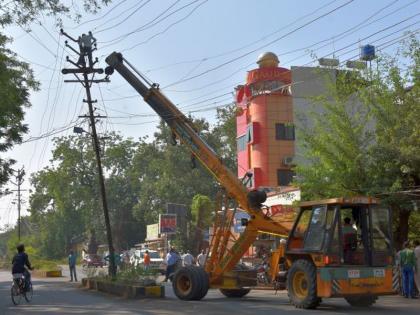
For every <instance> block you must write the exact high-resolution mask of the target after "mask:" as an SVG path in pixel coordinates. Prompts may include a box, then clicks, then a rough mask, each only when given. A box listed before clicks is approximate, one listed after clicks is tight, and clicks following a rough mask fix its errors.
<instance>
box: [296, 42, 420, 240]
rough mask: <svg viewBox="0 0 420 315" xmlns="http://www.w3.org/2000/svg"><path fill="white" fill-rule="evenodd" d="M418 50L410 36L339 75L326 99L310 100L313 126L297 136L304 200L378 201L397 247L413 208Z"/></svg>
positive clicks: (417, 174)
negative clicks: (391, 216) (390, 217)
mask: <svg viewBox="0 0 420 315" xmlns="http://www.w3.org/2000/svg"><path fill="white" fill-rule="evenodd" d="M419 48H420V47H419V42H418V40H417V39H416V38H411V39H410V40H409V41H408V42H406V43H405V44H404V46H403V47H402V50H401V52H400V54H398V55H396V56H394V57H392V58H391V57H388V56H380V57H379V58H378V59H377V60H376V64H375V66H373V67H372V68H368V69H367V70H366V72H364V73H363V72H362V73H361V72H358V71H352V72H350V71H343V72H341V73H338V76H337V80H336V81H334V82H332V84H331V86H330V88H329V93H327V94H326V95H323V96H322V97H317V98H315V99H313V103H314V106H315V107H318V111H313V112H312V113H311V114H310V117H311V119H312V121H313V124H306V125H303V128H302V129H301V132H300V134H299V137H300V138H299V139H300V140H301V141H302V143H303V149H304V157H305V159H306V161H307V162H309V163H302V164H300V165H298V166H297V167H296V173H297V180H296V184H297V185H298V186H300V187H301V189H302V192H303V196H304V198H320V197H321V198H325V197H337V196H343V195H344V196H349V195H371V196H377V197H380V198H381V199H382V201H383V202H384V203H386V204H388V205H390V206H391V207H392V208H393V209H394V210H395V211H396V213H397V215H396V218H397V219H396V226H395V227H396V230H398V233H396V240H397V242H398V244H399V245H401V243H402V242H403V241H404V240H405V239H407V237H408V228H409V224H408V220H409V216H410V213H411V211H412V210H414V209H416V204H417V202H418V201H417V202H416V201H415V200H413V197H412V195H410V194H408V193H405V191H408V190H410V189H414V188H415V187H419V185H420V155H419V154H418V152H420V137H419V136H420V134H419V128H418V122H419V121H420V106H419V87H420V82H419V66H420V49H419ZM401 60H404V62H406V63H407V68H406V69H401V65H400V64H399V62H401ZM319 108H322V109H321V110H319Z"/></svg>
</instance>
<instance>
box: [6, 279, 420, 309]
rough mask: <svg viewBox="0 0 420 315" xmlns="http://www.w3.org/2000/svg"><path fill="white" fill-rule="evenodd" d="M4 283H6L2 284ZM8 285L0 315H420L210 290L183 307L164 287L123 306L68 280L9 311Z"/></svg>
mask: <svg viewBox="0 0 420 315" xmlns="http://www.w3.org/2000/svg"><path fill="white" fill-rule="evenodd" d="M1 280H4V277H3V278H2V279H1ZM10 285H11V281H3V282H0V314H1V315H9V314H10V315H12V314H13V315H15V314H26V315H49V314H60V315H61V314H88V315H91V314H104V315H111V314H112V315H131V314H143V315H158V314H159V315H178V314H180V315H181V314H185V315H206V314H212V315H239V314H240V315H242V314H244V315H257V314H262V315H274V314H276V315H278V314H281V315H287V314H296V313H309V312H310V314H326V313H327V314H366V313H367V312H369V314H401V313H404V315H414V314H417V315H418V314H419V312H418V311H419V309H420V303H419V302H418V301H411V300H410V301H407V300H404V299H402V298H400V297H384V298H382V299H381V300H380V301H379V305H377V306H375V307H373V308H371V309H369V310H367V309H355V308H351V307H350V306H348V305H347V304H346V303H345V302H344V300H343V299H330V300H326V303H323V304H322V305H321V306H320V307H319V309H317V310H311V311H306V310H299V309H296V308H294V307H293V306H291V305H290V304H289V302H288V298H287V294H286V293H285V292H280V293H278V294H277V295H275V294H274V292H271V291H253V292H251V293H250V295H249V296H247V297H246V298H242V299H228V298H225V297H223V296H222V295H221V294H220V293H219V292H218V291H217V290H210V291H209V294H208V295H207V296H206V298H205V299H204V300H202V301H181V300H178V299H177V298H175V297H174V295H173V292H172V291H171V286H170V285H167V286H166V290H167V295H168V298H166V299H144V300H126V299H122V298H118V297H114V296H110V295H107V294H104V293H100V292H95V291H89V290H86V289H82V288H79V287H78V286H79V285H80V284H74V283H69V282H68V278H67V280H66V279H55V280H37V279H35V280H34V296H33V301H32V302H31V303H30V304H27V303H26V302H23V303H22V305H19V306H13V304H12V302H11V299H10Z"/></svg>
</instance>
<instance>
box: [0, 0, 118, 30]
mask: <svg viewBox="0 0 420 315" xmlns="http://www.w3.org/2000/svg"><path fill="white" fill-rule="evenodd" d="M78 2H79V3H76V2H75V1H61V0H36V1H31V0H23V1H6V0H1V1H0V25H2V26H6V25H10V24H18V25H28V24H30V23H31V22H33V21H35V20H37V19H38V18H39V17H43V16H44V15H47V16H52V17H54V18H55V19H56V21H57V23H58V24H60V23H61V21H62V16H63V15H64V16H66V17H68V18H73V19H75V20H79V19H80V17H81V16H82V13H84V12H88V13H97V12H98V10H99V9H101V6H102V5H108V4H109V3H110V2H111V0H83V1H78Z"/></svg>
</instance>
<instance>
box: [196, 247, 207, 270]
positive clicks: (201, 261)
mask: <svg viewBox="0 0 420 315" xmlns="http://www.w3.org/2000/svg"><path fill="white" fill-rule="evenodd" d="M205 263H206V252H205V251H204V249H202V250H201V253H200V254H199V255H198V256H197V265H199V266H200V267H203V268H204V264H205Z"/></svg>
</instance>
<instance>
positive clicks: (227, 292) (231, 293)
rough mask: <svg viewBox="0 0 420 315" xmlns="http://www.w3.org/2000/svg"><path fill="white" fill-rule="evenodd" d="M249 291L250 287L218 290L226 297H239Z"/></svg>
mask: <svg viewBox="0 0 420 315" xmlns="http://www.w3.org/2000/svg"><path fill="white" fill-rule="evenodd" d="M250 291H251V289H220V292H221V293H222V294H223V295H224V296H226V297H228V298H241V297H243V296H245V295H247V294H248V293H249V292H250Z"/></svg>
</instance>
